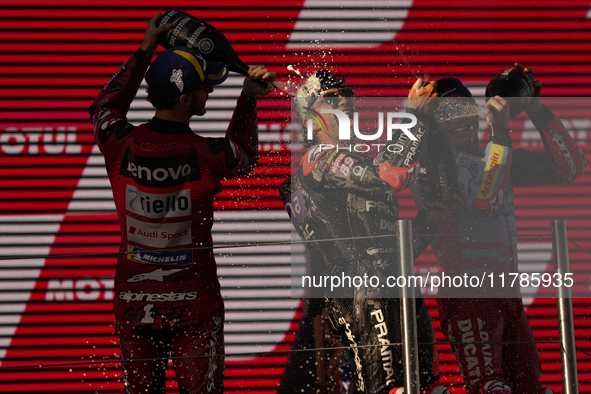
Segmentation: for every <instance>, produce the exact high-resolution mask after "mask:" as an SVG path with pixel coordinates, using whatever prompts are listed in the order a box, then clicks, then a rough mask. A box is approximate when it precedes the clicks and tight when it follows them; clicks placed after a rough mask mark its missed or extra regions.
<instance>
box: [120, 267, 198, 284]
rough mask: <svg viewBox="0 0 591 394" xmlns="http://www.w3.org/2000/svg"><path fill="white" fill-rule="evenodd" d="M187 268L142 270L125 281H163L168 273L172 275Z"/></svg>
mask: <svg viewBox="0 0 591 394" xmlns="http://www.w3.org/2000/svg"><path fill="white" fill-rule="evenodd" d="M187 269H188V268H179V269H172V270H165V269H162V268H158V269H157V270H154V271H152V272H143V273H141V274H137V275H134V276H132V277H131V278H128V279H127V281H128V282H129V283H136V282H143V281H145V280H153V281H156V282H164V278H166V277H167V276H170V275H174V274H176V273H177V272H181V271H184V270H187Z"/></svg>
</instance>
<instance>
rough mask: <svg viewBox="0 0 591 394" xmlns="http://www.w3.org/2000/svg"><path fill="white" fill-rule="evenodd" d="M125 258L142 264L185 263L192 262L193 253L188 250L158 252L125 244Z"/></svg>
mask: <svg viewBox="0 0 591 394" xmlns="http://www.w3.org/2000/svg"><path fill="white" fill-rule="evenodd" d="M127 251H128V252H129V253H128V254H127V258H128V259H129V260H133V261H137V262H138V263H142V264H159V265H187V264H192V263H193V254H192V252H191V251H190V250H179V251H173V252H167V253H158V252H154V251H151V250H145V249H142V248H138V247H137V246H132V245H127Z"/></svg>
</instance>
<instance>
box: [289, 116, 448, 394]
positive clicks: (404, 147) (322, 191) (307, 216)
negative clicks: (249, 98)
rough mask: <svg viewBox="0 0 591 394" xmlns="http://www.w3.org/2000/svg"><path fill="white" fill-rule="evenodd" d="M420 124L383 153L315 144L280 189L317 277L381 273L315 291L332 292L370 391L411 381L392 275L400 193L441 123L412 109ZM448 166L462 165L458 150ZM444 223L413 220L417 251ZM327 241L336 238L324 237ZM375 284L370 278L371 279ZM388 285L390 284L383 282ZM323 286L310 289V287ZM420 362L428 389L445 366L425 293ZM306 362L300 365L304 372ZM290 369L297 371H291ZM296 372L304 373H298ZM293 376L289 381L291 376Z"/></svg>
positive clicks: (362, 385) (363, 385) (338, 322)
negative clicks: (374, 154)
mask: <svg viewBox="0 0 591 394" xmlns="http://www.w3.org/2000/svg"><path fill="white" fill-rule="evenodd" d="M411 112H413V113H414V114H415V115H416V116H417V118H418V124H417V125H416V126H415V127H414V128H412V129H411V132H412V133H413V135H415V136H416V137H417V139H416V140H415V141H413V140H411V139H409V138H408V137H407V136H406V135H401V134H399V135H397V136H395V139H394V142H395V143H397V144H399V145H398V146H399V147H400V148H399V150H400V152H396V153H395V152H388V151H385V152H381V153H380V154H379V155H378V156H377V157H376V158H374V157H371V156H369V155H365V154H362V153H355V152H350V151H348V150H346V151H344V150H342V149H339V150H337V149H336V148H333V149H324V150H322V146H321V145H316V146H315V147H312V148H311V149H310V150H309V151H308V152H306V153H305V154H304V157H303V159H302V163H301V166H300V167H299V169H298V170H297V173H296V174H295V175H294V176H293V177H292V179H291V180H288V181H286V182H284V183H283V184H282V185H281V187H280V193H281V195H282V198H283V201H284V204H285V206H286V209H287V210H288V212H289V213H290V216H291V219H292V222H293V224H294V226H295V228H296V229H297V231H298V233H299V235H300V236H301V237H302V239H304V240H306V241H319V242H311V243H308V244H307V247H308V250H309V256H310V260H311V261H310V264H309V265H310V272H308V273H309V274H310V275H311V276H316V277H323V276H326V275H328V276H338V277H339V278H343V277H351V278H353V277H355V276H359V277H364V276H365V277H367V278H371V277H376V278H378V279H379V284H378V285H377V286H374V284H376V282H375V280H374V282H373V283H372V285H369V286H367V287H366V286H361V287H358V288H355V287H348V286H346V285H345V286H341V287H338V288H335V289H333V290H332V291H331V289H330V286H328V287H322V288H320V291H321V293H318V292H316V293H314V292H311V293H309V294H311V295H312V297H326V298H328V300H327V305H328V317H329V321H330V326H331V328H332V330H334V331H337V332H339V333H340V335H341V336H342V340H343V343H345V344H346V345H347V346H351V347H352V348H353V359H354V363H355V368H356V370H357V380H356V382H357V389H358V390H359V391H360V392H364V393H380V394H381V393H388V392H389V391H390V390H391V389H392V388H395V387H399V386H402V385H403V369H402V347H401V345H400V343H401V342H402V340H401V332H400V302H399V298H398V297H399V293H398V291H397V289H396V288H395V287H390V286H388V285H387V284H388V283H390V284H392V283H393V282H392V280H391V279H390V281H389V282H388V278H394V279H395V278H396V277H397V276H398V262H397V248H396V238H395V236H396V229H395V222H396V221H397V220H398V218H399V212H398V209H399V205H398V201H397V198H396V196H395V192H396V191H397V190H399V189H400V188H402V187H405V186H406V185H407V184H408V182H409V181H410V180H411V179H412V178H413V177H414V176H416V174H417V173H418V167H419V165H418V163H417V161H418V160H419V159H420V157H421V155H423V150H424V147H425V144H426V140H427V137H428V131H429V128H432V127H438V126H437V125H436V124H435V123H434V122H433V121H432V120H431V117H429V116H426V115H424V114H422V113H419V112H416V111H412V110H411ZM446 165H449V166H456V165H457V158H456V157H455V156H450V157H449V158H448V163H447V164H446ZM437 225H438V223H437V222H429V221H428V220H427V219H426V215H425V212H424V211H420V212H419V213H418V215H417V216H416V218H415V219H414V220H413V232H414V233H415V235H416V236H415V237H414V256H418V255H419V254H420V253H421V252H422V251H423V250H424V249H425V247H426V246H427V244H428V243H429V242H430V239H431V237H430V236H421V234H434V233H435V232H436V230H437ZM323 240H331V241H324V242H323ZM368 283H369V282H368ZM382 285H383V286H382ZM309 290H316V291H318V290H319V288H315V287H314V286H312V288H309V287H306V291H309ZM417 319H418V340H419V343H422V345H420V346H419V368H420V383H421V387H423V388H426V387H427V386H429V384H431V383H433V382H434V381H437V379H438V367H437V356H436V354H437V353H436V348H435V347H433V346H432V345H431V343H432V342H433V336H432V325H431V319H430V317H429V315H428V313H427V309H426V307H425V304H424V302H423V300H422V298H420V294H418V297H417ZM301 368H302V367H301V366H300V369H299V371H300V372H301ZM286 373H291V372H290V371H286ZM294 373H296V372H294ZM284 380H285V379H284Z"/></svg>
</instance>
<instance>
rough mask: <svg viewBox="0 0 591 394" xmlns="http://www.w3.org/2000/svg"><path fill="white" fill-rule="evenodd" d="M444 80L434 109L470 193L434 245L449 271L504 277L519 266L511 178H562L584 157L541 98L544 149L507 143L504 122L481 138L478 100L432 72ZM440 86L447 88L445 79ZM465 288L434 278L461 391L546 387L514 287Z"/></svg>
mask: <svg viewBox="0 0 591 394" xmlns="http://www.w3.org/2000/svg"><path fill="white" fill-rule="evenodd" d="M538 84H539V83H538ZM444 85H449V90H448V93H449V96H450V97H448V98H445V99H443V100H442V101H443V102H442V103H441V104H440V106H439V109H438V110H437V111H436V117H437V118H438V119H439V122H440V123H441V125H442V126H443V128H444V129H445V130H446V131H447V132H448V133H449V134H450V136H451V137H452V139H453V140H454V142H455V144H456V148H457V150H458V157H459V159H460V166H461V178H462V183H463V184H464V188H465V189H466V191H467V192H468V203H467V204H466V205H465V206H464V207H462V208H460V209H459V210H458V211H456V212H453V213H452V214H451V215H449V216H447V217H445V218H444V219H442V221H441V224H440V227H439V233H440V234H442V235H441V236H439V237H436V238H435V239H434V240H433V242H432V248H433V251H434V253H435V254H436V257H437V260H438V262H439V263H440V264H441V266H442V268H443V269H444V271H445V274H446V275H448V276H463V275H464V274H469V275H477V276H479V277H481V276H482V275H485V276H486V277H487V278H488V277H489V275H491V274H492V275H493V276H494V277H495V278H499V275H500V274H502V273H505V275H506V277H508V276H507V273H517V272H518V267H517V233H516V223H515V208H514V199H513V187H514V186H518V187H519V186H538V185H560V184H564V183H568V182H570V181H572V180H573V179H575V178H577V177H579V176H580V175H581V174H583V173H584V171H585V167H586V161H585V157H584V155H583V153H582V151H581V150H580V149H579V147H578V146H577V145H576V143H575V142H574V141H573V139H572V138H571V136H570V135H569V133H568V132H567V131H566V130H565V128H564V126H563V124H562V122H561V121H560V120H559V119H558V118H557V117H556V116H554V114H553V113H552V112H551V111H550V109H548V108H547V107H546V106H544V105H539V106H537V107H536V108H535V110H532V107H529V108H530V109H528V115H529V117H530V119H531V121H532V122H533V124H534V125H535V127H536V128H537V129H538V131H539V133H540V136H541V139H542V142H543V144H544V148H545V150H544V151H532V150H526V149H513V148H512V141H511V137H510V135H509V132H508V129H504V128H502V127H495V128H493V132H492V135H491V139H490V141H489V142H488V144H487V145H486V146H485V147H483V148H479V143H478V136H477V131H478V111H477V107H475V108H476V109H474V110H473V111H467V112H466V111H465V108H466V106H465V105H462V104H460V102H461V101H465V100H469V101H470V100H473V99H472V98H466V97H471V95H470V93H469V91H468V90H467V89H466V87H465V86H464V85H463V84H461V82H460V81H459V80H457V79H452V78H446V79H444V80H440V81H438V90H439V88H440V87H441V88H442V87H443V86H444ZM538 88H540V85H538ZM540 89H541V88H540ZM441 92H443V94H442V97H445V96H447V95H446V94H445V91H444V89H443V88H442V90H441ZM452 96H455V97H452ZM495 100H496V99H495ZM538 100H539V99H538ZM472 103H473V102H472ZM472 105H473V106H476V104H475V103H473V104H472ZM462 108H464V110H462ZM462 114H464V115H465V114H467V115H468V116H461V115H462ZM454 119H457V121H456V120H454ZM462 119H464V120H462ZM453 122H457V123H455V124H454V123H453ZM462 138H463V140H462ZM466 139H470V141H471V142H469V143H466V142H465V141H466ZM466 291H467V292H462V289H459V288H454V287H453V286H452V287H445V288H440V290H439V294H438V300H437V304H438V310H439V315H440V320H441V329H442V331H443V332H444V333H445V335H446V336H447V338H448V339H449V340H450V342H452V343H459V344H457V345H454V350H455V353H456V357H457V359H458V362H459V364H460V367H461V370H462V375H463V378H464V382H465V384H466V387H467V393H468V394H477V393H480V394H484V393H490V392H495V393H510V392H513V394H538V393H540V392H542V391H543V390H545V389H544V388H543V387H542V385H541V383H540V376H541V367H540V361H539V357H538V351H537V348H536V344H535V340H534V337H533V334H532V330H531V327H530V325H529V322H528V320H527V317H526V315H525V310H524V307H523V304H522V300H521V295H520V292H519V288H518V287H515V288H513V289H508V287H505V288H501V287H500V285H499V283H497V286H494V285H493V288H488V289H484V290H482V293H477V290H476V289H474V288H470V289H467V290H466ZM479 342H486V343H479ZM502 343H504V344H502ZM489 382H490V383H489Z"/></svg>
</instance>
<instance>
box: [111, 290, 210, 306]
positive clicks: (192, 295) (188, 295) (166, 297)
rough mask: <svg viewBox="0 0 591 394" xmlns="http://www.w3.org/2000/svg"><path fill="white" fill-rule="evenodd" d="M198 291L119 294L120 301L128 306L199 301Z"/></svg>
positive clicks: (122, 292)
mask: <svg viewBox="0 0 591 394" xmlns="http://www.w3.org/2000/svg"><path fill="white" fill-rule="evenodd" d="M197 294H199V293H198V292H196V291H189V292H185V293H177V292H176V291H170V292H168V293H144V291H140V292H139V293H135V292H133V291H131V290H127V291H121V292H119V299H120V300H124V301H125V302H126V303H127V304H129V303H130V302H174V301H194V300H196V299H197Z"/></svg>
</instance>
